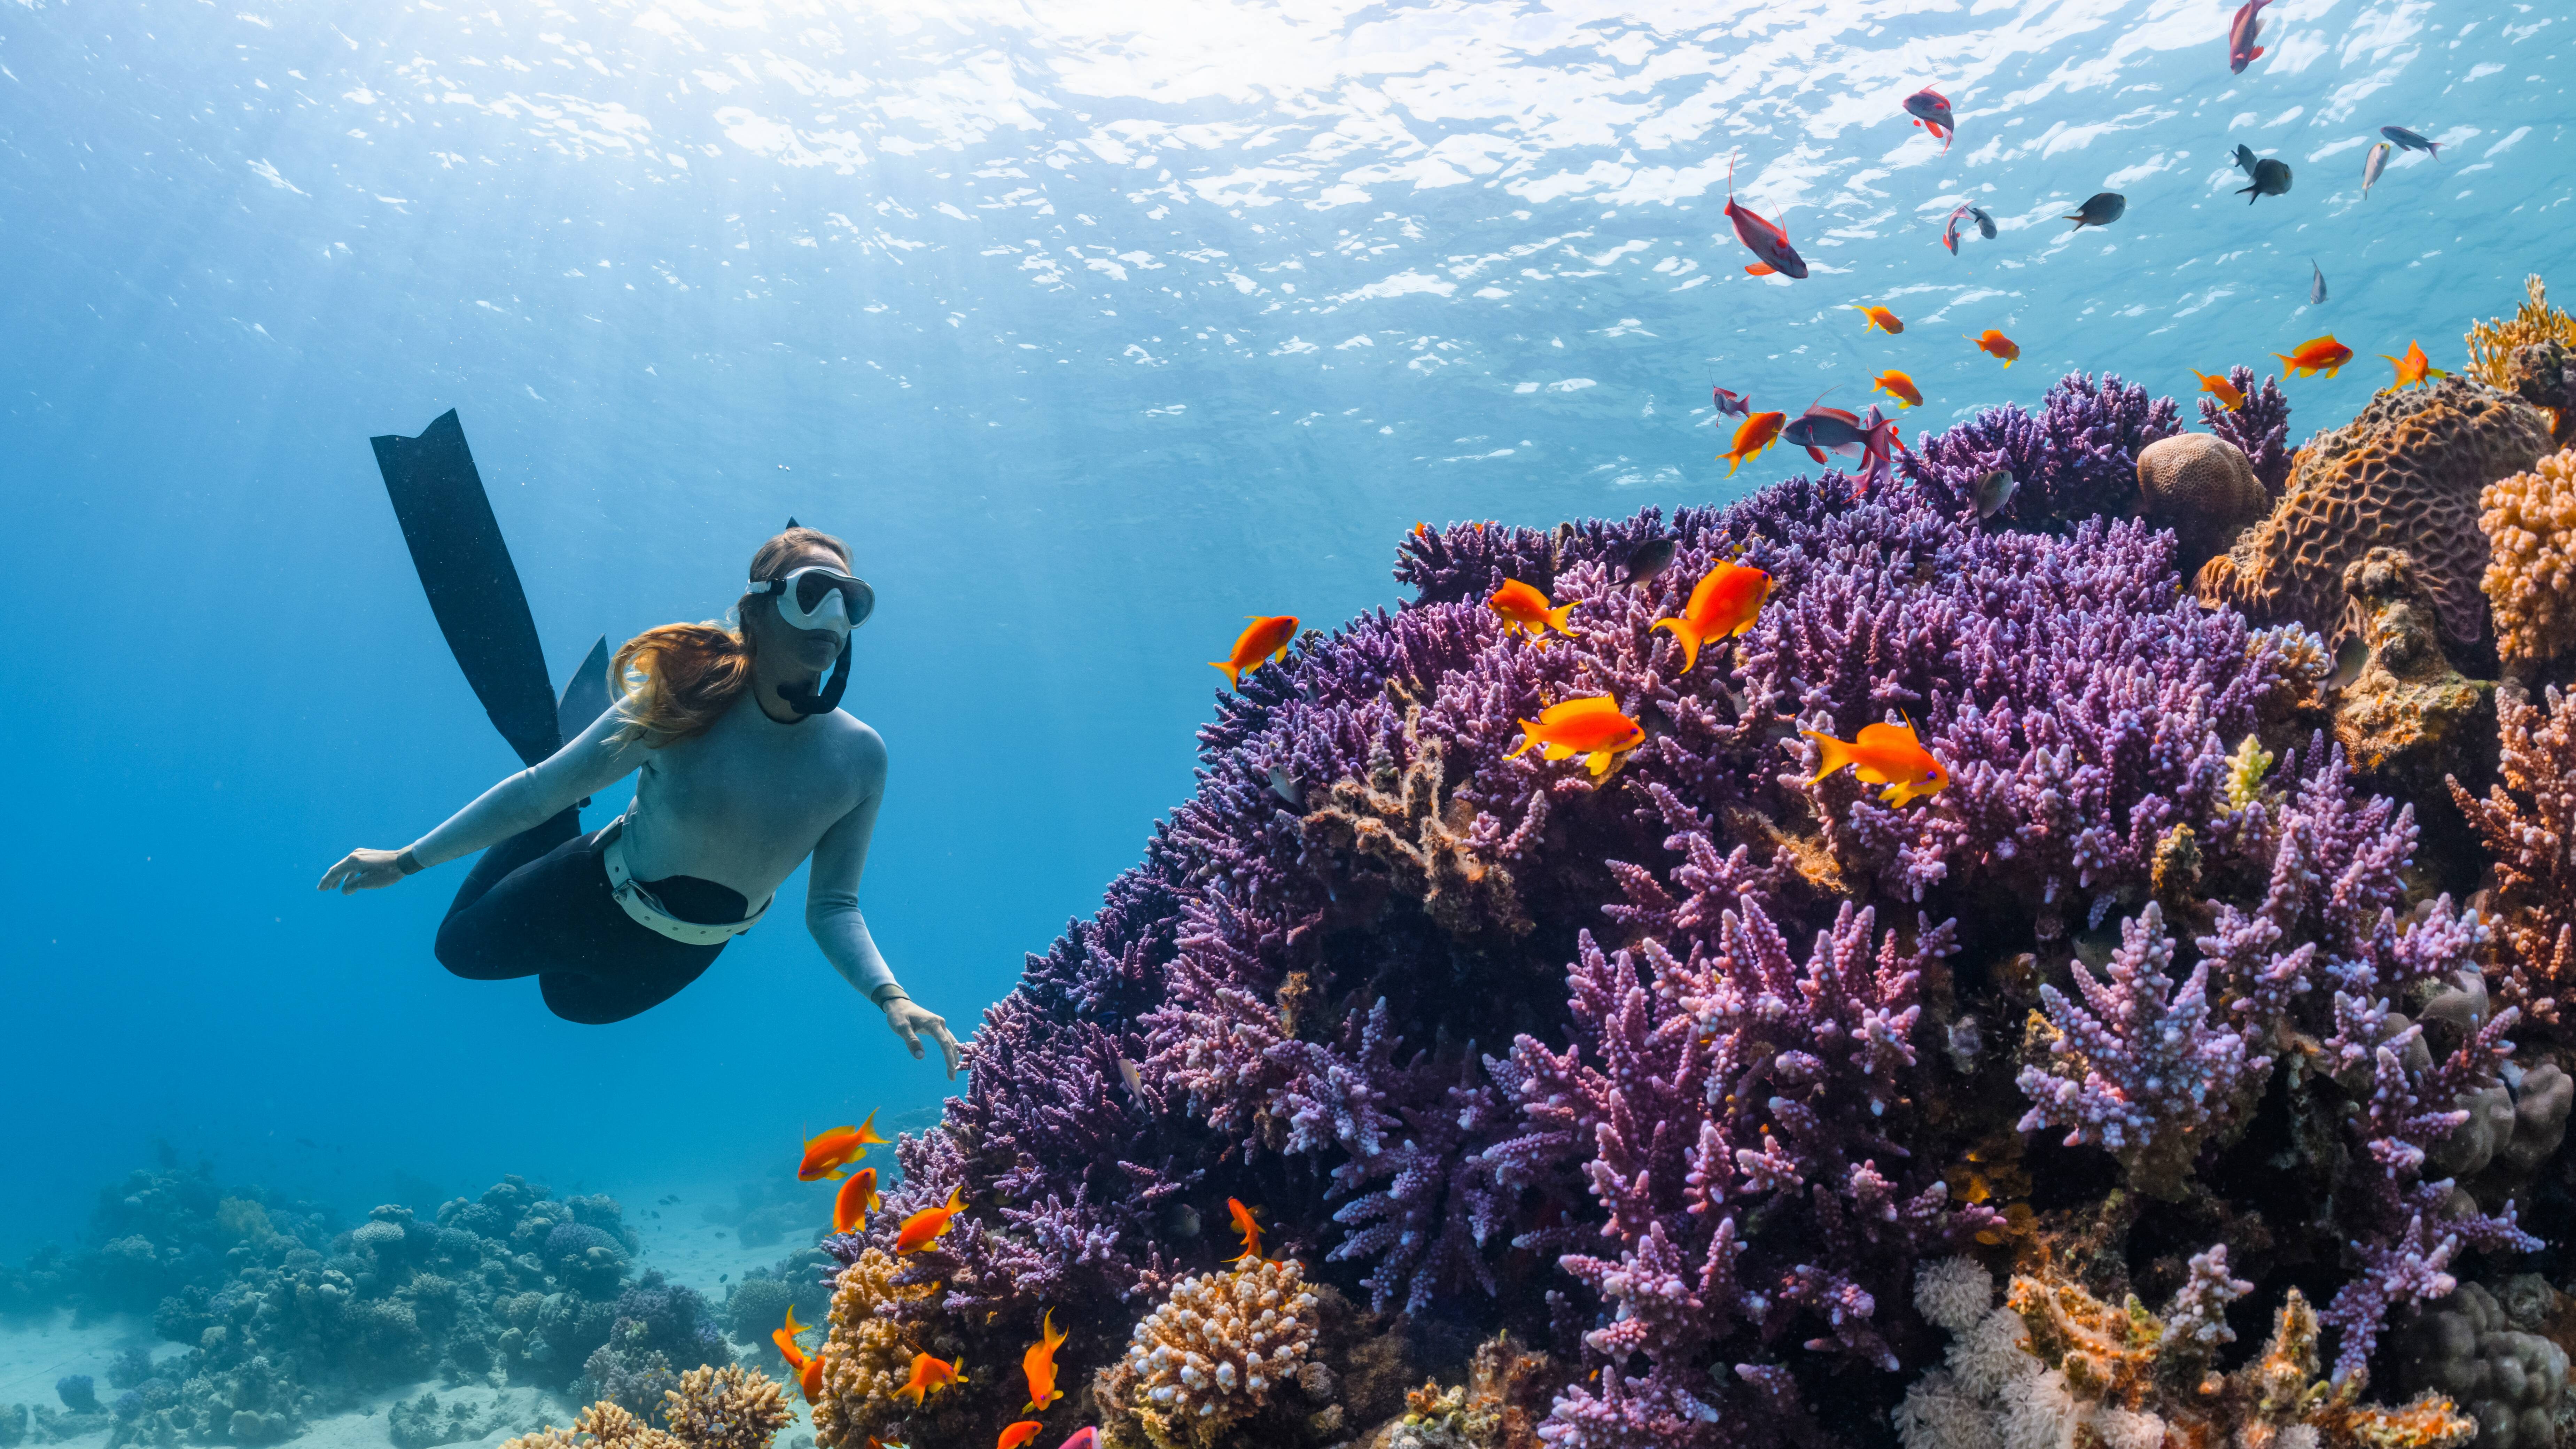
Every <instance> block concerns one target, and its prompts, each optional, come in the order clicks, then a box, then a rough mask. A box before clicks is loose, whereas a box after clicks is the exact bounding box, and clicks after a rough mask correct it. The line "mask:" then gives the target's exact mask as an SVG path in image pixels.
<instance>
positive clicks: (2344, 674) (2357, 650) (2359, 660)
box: [2326, 634, 2370, 689]
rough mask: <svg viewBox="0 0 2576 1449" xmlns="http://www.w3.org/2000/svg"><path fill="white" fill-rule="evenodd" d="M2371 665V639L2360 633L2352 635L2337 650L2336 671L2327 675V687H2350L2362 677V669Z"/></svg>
mask: <svg viewBox="0 0 2576 1449" xmlns="http://www.w3.org/2000/svg"><path fill="white" fill-rule="evenodd" d="M2369 667H2370V641H2369V640H2367V639H2364V638H2363V637H2361V636H2360V635H2359V634H2354V635H2350V636H2348V637H2346V638H2345V640H2344V641H2343V647H2342V648H2340V649H2337V650H2336V651H2335V663H2334V673H2332V674H2329V675H2327V676H2326V688H2328V689H2349V688H2351V687H2352V682H2353V681H2354V680H2356V679H2359V678H2360V677H2361V671H2362V670H2364V669H2367V668H2369Z"/></svg>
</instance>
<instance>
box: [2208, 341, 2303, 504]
mask: <svg viewBox="0 0 2576 1449" xmlns="http://www.w3.org/2000/svg"><path fill="white" fill-rule="evenodd" d="M2227 381H2228V383H2229V385H2230V386H2232V387H2234V388H2235V389H2236V391H2237V394H2238V395H2239V396H2241V397H2243V398H2244V399H2245V402H2244V405H2243V406H2241V407H2236V408H2229V407H2226V406H2225V405H2223V404H2221V403H2220V402H2219V401H2218V400H2217V399H2216V398H2212V397H2205V398H2202V399H2201V400H2200V420H2201V421H2202V422H2203V423H2206V424H2208V425H2209V430H2210V431H2211V432H2212V433H2215V434H2217V435H2218V436H2219V438H2220V439H2222V440H2224V441H2225V442H2228V443H2230V444H2233V445H2234V446H2235V448H2236V451H2237V452H2239V453H2241V454H2243V455H2244V457H2245V461H2246V463H2247V464H2248V465H2250V466H2251V467H2252V468H2253V470H2254V477H2255V479H2256V480H2257V481H2259V482H2260V483H2262V485H2263V491H2264V492H2265V493H2267V494H2269V495H2271V496H2272V497H2273V498H2276V499H2277V498H2279V497H2280V496H2281V490H2282V489H2283V488H2285V487H2287V486H2288V485H2289V482H2290V464H2291V461H2292V450H2291V447H2290V399H2289V398H2288V397H2287V396H2286V395H2285V394H2283V393H2282V391H2281V384H2280V382H2279V380H2278V379H2275V378H2272V377H2268V376H2267V377H2261V378H2258V377H2256V376H2255V375H2254V369H2252V368H2250V367H2247V366H2244V365H2243V364H2241V363H2240V364H2237V365H2236V366H2233V367H2230V368H2228V369H2227Z"/></svg>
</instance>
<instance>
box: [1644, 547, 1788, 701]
mask: <svg viewBox="0 0 2576 1449" xmlns="http://www.w3.org/2000/svg"><path fill="white" fill-rule="evenodd" d="M1770 597H1771V576H1770V575H1769V574H1766V573H1764V572H1763V571H1762V570H1760V569H1757V568H1747V567H1745V566H1744V565H1742V564H1734V563H1720V564H1718V565H1717V566H1716V567H1714V568H1712V569H1710V570H1709V571H1708V572H1707V573H1705V574H1703V575H1701V576H1700V581H1699V584H1698V586H1697V587H1695V588H1693V589H1692V590H1691V596H1690V602H1689V603H1687V604H1684V605H1683V606H1682V612H1681V614H1680V616H1679V617H1678V618H1670V619H1657V620H1656V621H1655V624H1654V627H1655V628H1656V629H1669V630H1671V631H1672V635H1673V638H1674V640H1675V641H1676V642H1678V643H1679V644H1680V645H1681V646H1682V673H1684V674H1688V673H1690V672H1691V669H1692V668H1693V667H1694V666H1696V665H1697V664H1698V663H1699V649H1700V646H1701V645H1703V644H1706V643H1708V642H1709V641H1711V640H1713V639H1732V638H1734V637H1735V636H1736V635H1738V634H1741V633H1743V632H1744V631H1745V630H1747V629H1750V628H1752V627H1753V621H1754V619H1755V618H1756V617H1757V616H1759V615H1760V614H1761V612H1762V604H1763V601H1764V600H1766V599H1768V598H1770ZM1649 632H1652V631H1651V630H1650V631H1649Z"/></svg>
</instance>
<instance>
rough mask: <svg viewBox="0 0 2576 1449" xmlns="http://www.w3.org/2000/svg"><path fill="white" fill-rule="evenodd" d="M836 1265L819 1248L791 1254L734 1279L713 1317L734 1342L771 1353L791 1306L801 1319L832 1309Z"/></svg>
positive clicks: (821, 1315)
mask: <svg viewBox="0 0 2576 1449" xmlns="http://www.w3.org/2000/svg"><path fill="white" fill-rule="evenodd" d="M808 1206H809V1208H810V1206H811V1204H810V1203H809V1204H808ZM840 1270H841V1265H840V1263H839V1262H838V1261H837V1260H835V1259H834V1258H833V1257H832V1256H831V1255H830V1254H828V1253H826V1252H824V1251H823V1250H821V1249H820V1248H806V1249H802V1250H800V1251H798V1252H794V1253H790V1254H788V1255H787V1256H786V1257H784V1258H781V1259H779V1260H778V1262H776V1263H775V1264H773V1265H771V1266H769V1267H767V1268H754V1269H752V1270H750V1271H749V1272H746V1273H744V1274H743V1275H742V1276H741V1277H740V1278H737V1279H735V1280H734V1281H733V1283H732V1284H731V1285H730V1286H728V1287H727V1288H726V1289H725V1299H724V1302H723V1303H722V1304H720V1305H718V1307H717V1309H716V1317H717V1320H718V1321H719V1322H721V1323H722V1324H723V1325H724V1330H725V1332H726V1333H728V1334H731V1335H732V1336H733V1341H734V1342H736V1343H738V1344H741V1345H743V1346H744V1347H746V1348H751V1349H755V1350H760V1349H767V1350H768V1351H769V1353H772V1354H774V1353H775V1352H776V1348H775V1347H774V1346H773V1345H772V1344H771V1342H770V1338H769V1335H770V1334H771V1333H773V1332H775V1331H776V1330H777V1329H778V1327H779V1325H781V1324H783V1323H785V1322H786V1321H787V1310H788V1309H789V1308H790V1307H793V1308H794V1309H795V1310H796V1318H797V1321H798V1322H801V1323H821V1322H822V1321H823V1319H824V1316H825V1315H826V1314H828V1313H829V1312H830V1311H831V1307H832V1280H833V1278H834V1277H835V1276H836V1275H838V1274H839V1272H840ZM763 1361H764V1362H766V1361H767V1359H766V1358H765V1357H764V1360H763Z"/></svg>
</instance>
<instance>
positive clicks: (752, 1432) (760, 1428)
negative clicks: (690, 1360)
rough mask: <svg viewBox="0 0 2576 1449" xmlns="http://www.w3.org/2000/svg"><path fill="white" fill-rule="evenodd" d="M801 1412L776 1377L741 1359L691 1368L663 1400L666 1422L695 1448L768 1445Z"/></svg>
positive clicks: (742, 1448) (754, 1448) (674, 1434)
mask: <svg viewBox="0 0 2576 1449" xmlns="http://www.w3.org/2000/svg"><path fill="white" fill-rule="evenodd" d="M795 1417H796V1414H795V1411H794V1410H792V1409H790V1408H788V1407H787V1397H786V1394H785V1391H784V1390H783V1389H781V1388H780V1386H779V1383H778V1381H777V1380H776V1379H773V1378H771V1377H769V1376H768V1375H767V1374H764V1373H761V1372H759V1371H757V1370H753V1369H745V1368H743V1367H741V1366H739V1365H736V1364H727V1365H725V1366H723V1367H721V1368H718V1367H715V1366H713V1365H705V1366H701V1367H698V1368H693V1369H691V1370H689V1371H688V1372H687V1373H684V1374H682V1375H680V1382H679V1384H678V1385H677V1386H676V1387H674V1388H672V1389H671V1390H670V1391H669V1392H668V1393H667V1394H665V1395H664V1403H663V1405H662V1422H663V1425H664V1426H665V1427H666V1428H668V1429H669V1430H670V1431H671V1437H673V1438H675V1439H677V1440H679V1441H680V1442H681V1443H683V1444H686V1445H688V1446H689V1449H767V1446H768V1444H769V1441H770V1440H771V1439H774V1438H776V1437H777V1435H778V1431H779V1430H781V1429H783V1428H785V1427H787V1425H788V1424H789V1423H790V1422H792V1421H793V1420H794V1419H795Z"/></svg>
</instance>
